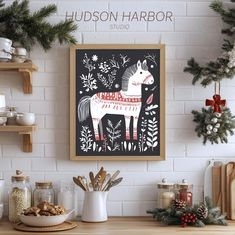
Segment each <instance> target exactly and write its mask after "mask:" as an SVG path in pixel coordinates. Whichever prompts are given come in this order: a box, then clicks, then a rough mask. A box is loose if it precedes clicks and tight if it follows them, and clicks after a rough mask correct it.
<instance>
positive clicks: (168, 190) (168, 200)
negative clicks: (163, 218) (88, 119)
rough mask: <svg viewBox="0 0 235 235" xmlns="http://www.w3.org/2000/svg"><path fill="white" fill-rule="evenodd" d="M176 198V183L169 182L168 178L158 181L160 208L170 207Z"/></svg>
mask: <svg viewBox="0 0 235 235" xmlns="http://www.w3.org/2000/svg"><path fill="white" fill-rule="evenodd" d="M174 199H175V193H174V183H169V182H167V179H166V178H163V179H162V182H160V183H158V208H162V209H164V208H168V207H170V206H171V204H172V200H174Z"/></svg>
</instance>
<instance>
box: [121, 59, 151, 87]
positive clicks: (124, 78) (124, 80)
mask: <svg viewBox="0 0 235 235" xmlns="http://www.w3.org/2000/svg"><path fill="white" fill-rule="evenodd" d="M141 68H142V69H143V70H148V66H147V64H144V63H141ZM136 71H137V64H136V63H135V64H133V65H131V66H130V67H128V68H127V69H126V70H125V72H124V73H123V75H122V90H123V91H127V89H128V83H129V79H130V77H131V76H133V75H134V74H135V73H136Z"/></svg>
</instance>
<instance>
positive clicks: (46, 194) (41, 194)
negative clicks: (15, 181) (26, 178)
mask: <svg viewBox="0 0 235 235" xmlns="http://www.w3.org/2000/svg"><path fill="white" fill-rule="evenodd" d="M35 187H36V188H35V189H34V191H33V205H34V206H37V205H38V204H39V203H41V202H48V203H51V204H54V203H55V192H54V189H53V185H52V182H36V183H35Z"/></svg>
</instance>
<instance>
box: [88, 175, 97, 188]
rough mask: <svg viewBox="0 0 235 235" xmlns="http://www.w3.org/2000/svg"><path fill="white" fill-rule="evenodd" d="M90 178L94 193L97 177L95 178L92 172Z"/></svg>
mask: <svg viewBox="0 0 235 235" xmlns="http://www.w3.org/2000/svg"><path fill="white" fill-rule="evenodd" d="M89 177H90V180H91V185H92V188H93V190H94V191H96V187H95V177H94V173H93V172H92V171H91V172H90V173H89Z"/></svg>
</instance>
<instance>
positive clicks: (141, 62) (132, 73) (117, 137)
mask: <svg viewBox="0 0 235 235" xmlns="http://www.w3.org/2000/svg"><path fill="white" fill-rule="evenodd" d="M70 159H71V160H128V161H129V160H164V159H165V46H164V45H112V44H110V45H76V46H72V47H71V48H70Z"/></svg>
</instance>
